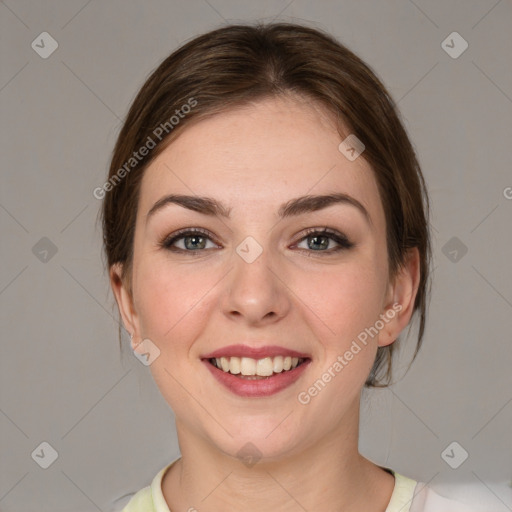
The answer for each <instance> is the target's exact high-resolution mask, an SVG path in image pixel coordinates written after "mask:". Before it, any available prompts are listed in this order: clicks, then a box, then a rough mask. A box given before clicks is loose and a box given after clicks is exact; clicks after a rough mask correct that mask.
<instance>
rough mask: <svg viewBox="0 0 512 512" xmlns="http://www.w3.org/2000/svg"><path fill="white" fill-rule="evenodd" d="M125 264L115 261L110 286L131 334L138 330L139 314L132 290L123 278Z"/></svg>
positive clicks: (125, 325) (125, 326)
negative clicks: (135, 307)
mask: <svg viewBox="0 0 512 512" xmlns="http://www.w3.org/2000/svg"><path fill="white" fill-rule="evenodd" d="M122 271H123V264H122V263H114V264H113V265H112V266H111V267H110V286H111V287H112V291H113V293H114V297H115V299H116V302H117V307H118V308H119V314H120V315H121V319H122V321H123V324H124V328H125V329H126V330H127V331H128V332H129V333H130V334H131V338H132V339H133V334H134V333H136V332H138V321H137V314H136V312H135V309H134V305H133V298H132V294H131V292H130V291H129V290H128V289H127V286H126V283H125V282H123V278H122V275H123V274H122Z"/></svg>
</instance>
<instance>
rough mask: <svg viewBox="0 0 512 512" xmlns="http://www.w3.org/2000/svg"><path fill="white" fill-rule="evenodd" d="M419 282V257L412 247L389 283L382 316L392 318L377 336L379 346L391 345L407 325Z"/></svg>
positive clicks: (416, 250)
mask: <svg viewBox="0 0 512 512" xmlns="http://www.w3.org/2000/svg"><path fill="white" fill-rule="evenodd" d="M419 282H420V255H419V251H418V249H417V248H416V247H413V248H412V249H410V250H409V252H408V254H407V257H406V260H405V262H404V264H403V266H402V267H401V268H400V269H399V270H398V272H397V275H396V276H395V278H394V280H393V282H392V283H390V289H389V294H388V301H387V304H386V307H385V310H384V314H385V315H387V316H388V317H389V316H392V318H391V319H390V321H389V322H388V323H387V325H386V327H385V329H383V330H382V332H381V333H380V334H379V346H381V347H384V346H387V345H391V343H393V342H394V341H395V340H396V339H397V338H398V336H399V334H400V333H401V332H402V331H403V330H404V329H405V327H407V325H408V324H409V322H410V320H411V317H412V315H413V313H414V304H415V301H416V295H417V293H418V287H419Z"/></svg>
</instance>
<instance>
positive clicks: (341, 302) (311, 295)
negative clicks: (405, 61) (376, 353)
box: [294, 259, 385, 345]
mask: <svg viewBox="0 0 512 512" xmlns="http://www.w3.org/2000/svg"><path fill="white" fill-rule="evenodd" d="M384 289H385V279H384V277H383V273H382V271H381V270H379V268H378V266H377V265H375V264H374V263H373V264H370V263H368V264H363V262H362V259H359V261H357V262H356V261H355V260H354V263H353V264H347V265H340V266H338V267H335V266H332V267H331V268H329V269H327V270H324V271H323V272H321V273H317V274H313V275H311V273H309V274H307V273H304V274H301V275H300V276H298V277H297V289H296V290H297V291H296V294H297V296H299V297H301V299H302V301H303V303H304V304H305V305H306V306H307V307H308V308H309V309H310V310H311V311H313V312H314V313H316V315H314V316H311V315H309V317H310V318H312V321H315V322H316V323H317V324H324V327H323V331H324V332H325V334H326V335H327V336H328V338H329V339H331V340H332V341H331V343H332V342H334V343H335V344H336V343H337V344H341V345H344V344H346V342H347V341H350V340H352V339H353V338H354V337H355V336H357V335H358V334H359V332H361V331H362V330H364V328H365V327H368V326H370V325H373V324H374V322H375V320H376V318H378V315H379V313H381V307H382V299H383V295H384ZM294 291H295V290H294ZM315 318H316V320H313V319H315Z"/></svg>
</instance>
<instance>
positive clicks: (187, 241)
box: [185, 236, 205, 249]
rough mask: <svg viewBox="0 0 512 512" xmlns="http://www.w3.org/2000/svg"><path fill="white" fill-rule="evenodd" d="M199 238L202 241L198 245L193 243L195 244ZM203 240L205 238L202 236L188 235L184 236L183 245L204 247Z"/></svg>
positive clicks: (195, 247)
mask: <svg viewBox="0 0 512 512" xmlns="http://www.w3.org/2000/svg"><path fill="white" fill-rule="evenodd" d="M199 240H200V241H202V243H201V244H200V246H199V247H198V246H197V245H194V244H196V243H197V242H198V241H199ZM204 240H205V239H204V237H202V236H189V237H187V238H185V247H186V248H187V249H198V248H199V249H204Z"/></svg>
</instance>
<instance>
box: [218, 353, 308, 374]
mask: <svg viewBox="0 0 512 512" xmlns="http://www.w3.org/2000/svg"><path fill="white" fill-rule="evenodd" d="M211 362H212V363H213V362H214V364H215V366H216V367H217V368H219V369H220V370H222V371H224V372H226V373H228V372H229V373H231V374H233V375H238V374H242V375H244V376H254V375H257V376H259V377H270V376H271V375H273V374H274V373H281V372H283V371H288V370H293V369H294V368H296V367H297V366H298V365H299V363H302V362H303V359H299V358H298V357H290V356H286V357H285V356H276V357H265V358H263V359H252V358H251V357H220V358H219V357H218V358H215V359H212V360H211Z"/></svg>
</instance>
